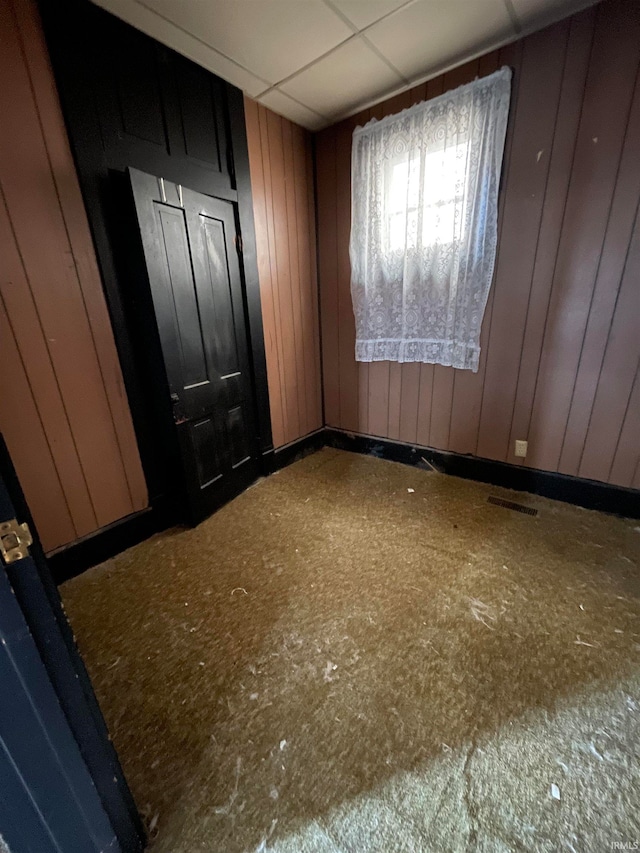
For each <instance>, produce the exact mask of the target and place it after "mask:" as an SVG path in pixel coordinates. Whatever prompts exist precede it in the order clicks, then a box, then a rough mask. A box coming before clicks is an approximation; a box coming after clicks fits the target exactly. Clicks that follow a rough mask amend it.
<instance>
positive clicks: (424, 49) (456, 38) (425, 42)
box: [366, 0, 514, 79]
mask: <svg viewBox="0 0 640 853" xmlns="http://www.w3.org/2000/svg"><path fill="white" fill-rule="evenodd" d="M366 35H367V38H368V39H369V41H370V42H371V43H372V44H373V45H375V47H376V48H377V49H378V50H379V51H380V52H381V53H382V54H383V55H384V56H386V57H387V59H388V60H389V61H390V62H391V63H392V64H393V65H394V66H395V67H396V68H397V69H398V70H399V71H400V72H401V73H402V74H404V75H405V77H407V78H409V79H412V78H413V79H415V78H417V77H419V76H420V75H423V74H426V73H428V72H430V71H432V70H433V71H434V72H435V71H437V70H438V69H440V68H443V67H446V66H447V65H451V64H452V63H453V62H455V61H457V60H460V61H461V60H463V59H464V57H465V56H469V55H470V54H472V53H476V52H477V51H478V50H479V49H480V48H482V47H484V46H487V47H488V46H489V45H491V44H494V43H497V42H499V41H503V40H504V39H506V38H509V37H513V35H514V30H513V25H512V24H511V19H510V18H509V14H508V12H507V10H506V7H505V5H504V3H503V2H502V0H417V2H415V3H412V4H411V5H409V6H407V7H405V8H404V9H400V10H399V11H398V12H396V13H395V14H394V15H390V16H389V17H388V18H386V19H385V20H384V21H380V22H379V23H377V24H374V25H373V26H372V27H370V28H369V29H368V30H367V32H366Z"/></svg>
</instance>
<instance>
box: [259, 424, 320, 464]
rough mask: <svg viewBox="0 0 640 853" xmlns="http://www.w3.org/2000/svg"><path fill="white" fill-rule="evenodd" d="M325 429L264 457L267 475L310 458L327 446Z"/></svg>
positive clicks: (318, 430) (311, 433)
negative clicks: (307, 457)
mask: <svg viewBox="0 0 640 853" xmlns="http://www.w3.org/2000/svg"><path fill="white" fill-rule="evenodd" d="M325 432H326V430H324V429H322V428H321V429H317V430H316V431H315V432H310V433H309V434H308V435H305V436H303V437H302V438H298V439H297V440H296V441H292V442H291V443H290V444H285V445H284V446H283V447H278V448H277V449H276V450H272V451H270V452H269V453H265V454H264V455H263V457H262V458H263V460H264V464H265V473H266V474H273V473H274V472H275V471H280V470H281V469H282V468H286V467H287V465H291V464H292V463H293V462H298V461H299V460H300V459H304V457H305V456H309V455H311V454H312V453H315V452H316V451H318V450H322V448H323V447H324V446H325V445H326V441H325Z"/></svg>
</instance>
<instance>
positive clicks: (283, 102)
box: [258, 89, 329, 130]
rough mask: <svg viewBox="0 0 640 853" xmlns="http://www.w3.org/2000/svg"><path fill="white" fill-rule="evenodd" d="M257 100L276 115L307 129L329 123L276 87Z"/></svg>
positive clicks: (315, 128)
mask: <svg viewBox="0 0 640 853" xmlns="http://www.w3.org/2000/svg"><path fill="white" fill-rule="evenodd" d="M258 101H259V102H260V103H261V104H264V106H265V107H269V109H270V110H273V111H274V113H278V115H281V116H284V117H285V118H288V119H289V121H293V122H295V123H296V124H300V125H302V127H306V128H307V130H318V129H319V128H321V127H324V126H325V125H327V124H328V123H329V122H328V121H327V119H325V118H323V116H320V115H318V113H314V112H313V110H309V109H307V108H306V107H304V106H302V104H299V103H298V102H297V101H294V100H293V98H290V97H289V96H288V95H285V94H284V92H280V91H279V90H278V89H272V90H271V91H270V92H267V93H266V94H264V95H262V96H261V97H260V98H258Z"/></svg>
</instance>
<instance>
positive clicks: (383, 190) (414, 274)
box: [350, 68, 511, 371]
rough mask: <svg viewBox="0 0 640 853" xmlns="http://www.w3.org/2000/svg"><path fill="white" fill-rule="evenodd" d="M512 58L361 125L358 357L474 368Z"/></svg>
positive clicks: (354, 245)
mask: <svg viewBox="0 0 640 853" xmlns="http://www.w3.org/2000/svg"><path fill="white" fill-rule="evenodd" d="M510 80H511V72H510V70H509V69H508V68H503V69H501V70H500V71H498V72H496V73H495V74H492V75H491V76H490V77H486V78H483V79H482V80H476V81H474V82H473V83H470V84H469V85H468V86H461V87H460V88H459V89H456V90H455V91H453V92H450V93H447V94H445V95H442V96H440V97H439V98H435V99H433V100H431V101H427V102H425V103H422V104H418V105H416V106H415V107H412V108H411V109H409V110H405V111H404V112H402V113H400V114H399V115H395V116H388V117H387V118H385V119H382V120H381V121H373V122H370V123H369V124H368V125H366V126H365V127H364V128H356V130H355V131H354V135H353V150H352V226H351V243H350V255H351V271H352V274H351V291H352V296H353V305H354V312H355V317H356V359H357V360H359V361H381V360H389V361H400V362H406V361H421V362H431V363H436V364H445V365H452V366H453V367H458V368H463V369H464V368H466V369H471V370H474V371H475V370H477V369H478V361H479V355H480V345H479V338H480V327H481V324H482V316H483V313H484V307H485V304H486V300H487V296H488V293H489V287H490V285H491V278H492V275H493V265H494V259H495V251H496V236H497V196H498V184H499V180H500V169H501V164H502V154H503V150H504V139H505V134H506V125H507V116H508V108H509V95H510Z"/></svg>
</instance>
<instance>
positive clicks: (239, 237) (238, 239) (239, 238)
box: [236, 234, 242, 254]
mask: <svg viewBox="0 0 640 853" xmlns="http://www.w3.org/2000/svg"><path fill="white" fill-rule="evenodd" d="M236 249H237V250H238V252H239V253H240V254H242V234H236Z"/></svg>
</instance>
